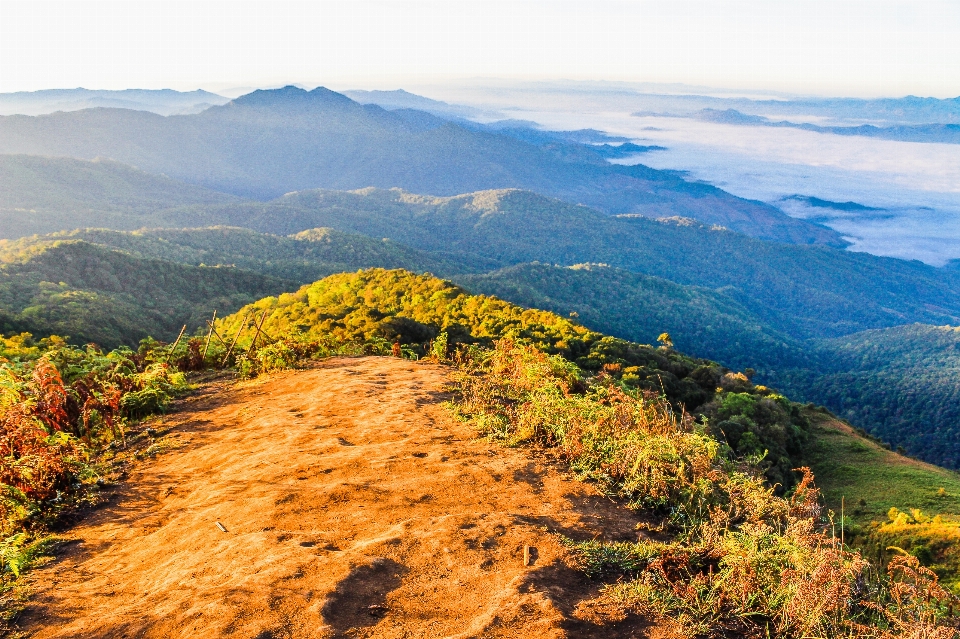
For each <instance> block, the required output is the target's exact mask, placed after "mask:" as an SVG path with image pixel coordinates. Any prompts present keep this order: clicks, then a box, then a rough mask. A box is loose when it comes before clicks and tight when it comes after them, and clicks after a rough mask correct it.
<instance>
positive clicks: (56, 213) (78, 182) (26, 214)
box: [0, 155, 239, 239]
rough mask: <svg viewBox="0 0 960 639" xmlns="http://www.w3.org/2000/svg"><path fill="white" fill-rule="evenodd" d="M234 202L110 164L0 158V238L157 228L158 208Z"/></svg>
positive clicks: (180, 183) (173, 181) (228, 197)
mask: <svg viewBox="0 0 960 639" xmlns="http://www.w3.org/2000/svg"><path fill="white" fill-rule="evenodd" d="M237 201H239V198H236V197H234V196H231V195H227V194H225V193H218V192H216V191H211V190H209V189H204V188H202V187H198V186H195V185H192V184H186V183H183V182H178V181H176V180H172V179H170V178H167V177H164V176H157V175H151V174H149V173H145V172H143V171H140V170H138V169H135V168H133V167H131V166H128V165H126V164H121V163H119V162H113V161H110V160H104V159H96V160H93V161H87V160H76V159H71V158H50V157H40V156H30V155H0V239H5V238H6V239H14V238H18V237H23V236H25V235H33V234H44V233H54V232H56V231H63V230H68V229H73V228H78V227H92V226H99V227H109V228H115V229H137V228H141V227H143V226H157V225H160V224H162V223H163V222H164V220H165V218H164V217H163V215H162V214H159V213H160V211H162V210H163V209H168V208H171V207H177V206H185V205H210V204H225V203H228V202H237ZM158 214H159V215H158ZM178 221H179V220H176V219H170V220H169V222H172V223H175V224H176V223H177V222H178Z"/></svg>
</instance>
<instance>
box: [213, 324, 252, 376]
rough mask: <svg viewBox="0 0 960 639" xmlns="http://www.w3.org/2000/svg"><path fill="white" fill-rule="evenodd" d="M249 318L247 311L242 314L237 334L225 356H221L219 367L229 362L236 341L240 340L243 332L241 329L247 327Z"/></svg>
mask: <svg viewBox="0 0 960 639" xmlns="http://www.w3.org/2000/svg"><path fill="white" fill-rule="evenodd" d="M248 317H250V311H247V312H246V313H244V314H243V319H242V320H240V328H238V329H237V334H236V335H235V336H234V337H233V342H232V343H231V344H230V348H228V349H227V354H226V355H224V356H223V361H222V362H220V365H221V366H225V365H226V363H227V362H228V361H229V360H230V355H231V354H232V353H233V347H234V346H236V345H237V340H239V339H240V333H242V332H243V329H244V328H245V327H246V325H247V318H248Z"/></svg>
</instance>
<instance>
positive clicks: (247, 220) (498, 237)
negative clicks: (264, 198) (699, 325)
mask: <svg viewBox="0 0 960 639" xmlns="http://www.w3.org/2000/svg"><path fill="white" fill-rule="evenodd" d="M277 204H282V205H285V206H286V207H291V208H295V209H301V210H303V211H304V213H302V214H301V216H300V217H298V218H291V217H290V216H289V209H288V208H281V209H277V210H276V211H275V212H273V211H271V210H270V209H269V208H265V209H262V210H257V211H253V210H250V211H242V212H241V211H238V214H237V218H238V219H237V220H236V222H234V223H236V224H237V225H239V226H248V225H249V226H251V227H252V228H256V229H257V230H260V231H266V232H277V233H292V232H295V231H296V230H298V229H297V228H296V227H292V228H291V226H289V224H290V223H291V219H293V221H294V222H295V223H296V224H309V226H310V227H314V226H326V227H331V228H336V229H339V230H343V231H349V232H353V233H362V234H364V235H369V236H371V237H389V238H392V239H394V240H396V241H398V242H401V243H403V244H406V245H407V246H411V247H414V248H418V249H422V250H427V251H438V252H443V253H444V254H446V255H451V256H457V257H459V256H471V257H473V256H478V257H483V258H488V259H493V260H496V261H497V262H499V263H500V264H501V265H502V266H509V265H514V264H520V263H525V262H534V261H539V262H546V263H548V264H559V265H564V266H570V265H574V264H581V263H603V264H607V265H609V266H613V267H618V268H622V269H625V270H628V271H633V272H635V273H641V274H644V275H653V276H656V277H662V278H665V279H668V280H671V281H673V282H675V283H678V284H687V285H694V286H701V287H707V288H711V289H722V292H723V293H725V294H726V295H727V297H729V298H730V299H732V300H734V301H736V302H738V303H739V304H741V305H742V306H743V307H744V308H746V309H747V310H748V311H750V312H751V313H753V315H754V316H756V317H757V318H758V319H759V320H760V321H762V322H763V323H764V324H765V325H767V326H769V327H770V328H772V329H773V330H775V331H778V332H781V333H784V334H786V335H789V336H792V337H795V338H800V339H805V338H809V337H818V338H820V337H835V336H840V335H844V334H849V333H852V332H856V331H860V330H864V329H867V328H880V327H886V326H896V325H900V324H903V323H904V322H906V321H914V322H923V323H931V324H944V323H955V324H960V273H954V272H950V271H945V270H942V269H936V268H933V267H931V266H927V265H925V264H921V263H918V262H906V261H903V260H897V259H893V258H882V257H877V256H874V255H869V254H866V253H851V252H847V251H841V250H838V249H832V248H829V247H822V246H796V245H783V244H774V243H771V242H762V241H759V240H756V239H753V238H749V237H745V236H743V235H740V234H737V233H732V232H730V231H725V230H722V229H715V228H710V227H706V226H703V225H701V224H698V223H696V222H693V221H690V220H683V219H678V220H665V221H656V220H650V219H647V218H640V217H611V216H607V215H604V214H603V213H600V212H598V211H596V210H593V209H590V208H587V207H584V206H576V205H571V204H565V203H563V202H560V201H558V200H554V199H550V198H546V197H542V196H539V195H536V194H535V193H530V192H527V191H513V190H507V191H484V192H480V193H471V194H467V195H460V196H456V197H450V198H434V197H429V196H418V195H412V194H408V193H404V192H402V191H397V190H392V191H383V190H376V189H365V190H363V191H357V192H340V191H337V192H332V191H309V192H301V193H292V194H289V195H286V196H284V197H283V198H280V199H279V200H277ZM274 225H279V226H281V228H279V229H275V230H274V229H272V227H273V226H274Z"/></svg>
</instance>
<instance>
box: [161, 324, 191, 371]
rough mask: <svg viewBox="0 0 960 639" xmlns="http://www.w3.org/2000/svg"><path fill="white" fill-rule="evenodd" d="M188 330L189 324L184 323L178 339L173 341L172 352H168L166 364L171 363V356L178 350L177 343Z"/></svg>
mask: <svg viewBox="0 0 960 639" xmlns="http://www.w3.org/2000/svg"><path fill="white" fill-rule="evenodd" d="M186 331H187V325H186V324H184V325H183V328H181V329H180V334H179V335H177V341H175V342H174V343H173V346H171V347H170V352H169V353H167V360H166V361H165V362H164V363H165V364H169V363H170V358H171V357H172V356H173V351H175V350H177V345H178V344H179V343H180V338H182V337H183V334H184V333H185V332H186Z"/></svg>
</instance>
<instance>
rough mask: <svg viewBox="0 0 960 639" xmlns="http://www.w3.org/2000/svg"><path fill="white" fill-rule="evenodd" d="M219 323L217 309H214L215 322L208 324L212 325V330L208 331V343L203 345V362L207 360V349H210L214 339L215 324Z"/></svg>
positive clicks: (201, 357)
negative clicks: (211, 341) (211, 339)
mask: <svg viewBox="0 0 960 639" xmlns="http://www.w3.org/2000/svg"><path fill="white" fill-rule="evenodd" d="M216 321H217V309H213V320H211V321H209V322H207V324H209V325H210V330H209V331H207V341H206V343H205V344H204V345H203V355H201V356H200V359H201V360H206V359H207V349H209V348H210V338H212V337H213V324H214V322H216Z"/></svg>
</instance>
